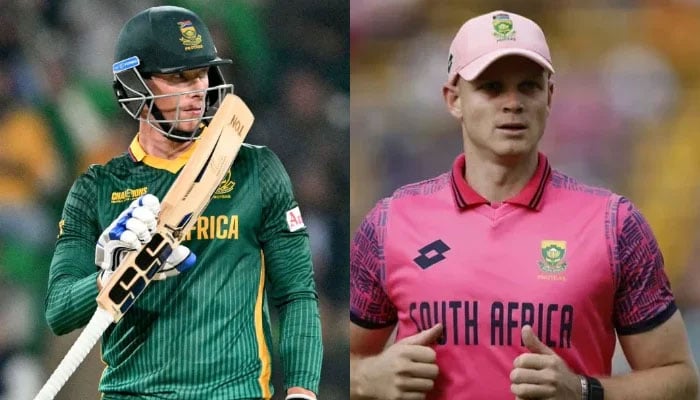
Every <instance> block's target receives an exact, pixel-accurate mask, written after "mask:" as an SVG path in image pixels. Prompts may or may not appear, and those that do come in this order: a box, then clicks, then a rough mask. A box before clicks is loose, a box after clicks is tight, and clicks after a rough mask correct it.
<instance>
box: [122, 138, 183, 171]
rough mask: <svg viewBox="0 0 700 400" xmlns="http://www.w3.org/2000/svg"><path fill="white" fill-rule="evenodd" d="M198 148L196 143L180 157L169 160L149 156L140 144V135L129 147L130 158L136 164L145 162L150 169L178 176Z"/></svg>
mask: <svg viewBox="0 0 700 400" xmlns="http://www.w3.org/2000/svg"><path fill="white" fill-rule="evenodd" d="M196 147H197V143H196V142H195V143H193V144H192V146H190V147H189V148H187V150H185V152H184V153H182V154H181V155H180V156H179V157H177V158H175V159H172V160H167V159H165V158H159V157H156V156H154V155H151V154H147V153H146V150H144V149H143V147H141V143H139V135H138V134H136V136H135V137H134V140H132V141H131V144H130V145H129V156H130V157H131V159H132V160H133V161H134V162H143V163H144V164H146V165H148V166H149V167H153V168H158V169H164V170H166V171H169V172H172V173H173V174H176V173H177V172H178V171H179V170H180V169H181V168H182V167H183V166H184V165H185V163H186V162H187V160H189V159H190V156H191V155H192V152H194V149H195V148H196Z"/></svg>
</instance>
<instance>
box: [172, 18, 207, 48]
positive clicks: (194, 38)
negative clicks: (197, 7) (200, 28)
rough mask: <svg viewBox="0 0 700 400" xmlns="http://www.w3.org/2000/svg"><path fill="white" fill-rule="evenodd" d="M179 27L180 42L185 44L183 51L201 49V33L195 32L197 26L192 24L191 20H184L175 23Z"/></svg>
mask: <svg viewBox="0 0 700 400" xmlns="http://www.w3.org/2000/svg"><path fill="white" fill-rule="evenodd" d="M177 24H178V26H179V27H180V33H182V37H181V38H180V42H182V44H183V45H184V46H185V51H190V50H196V49H201V48H203V47H204V46H203V45H202V35H200V34H198V33H197V28H195V27H194V25H192V21H190V20H184V21H180V22H178V23H177Z"/></svg>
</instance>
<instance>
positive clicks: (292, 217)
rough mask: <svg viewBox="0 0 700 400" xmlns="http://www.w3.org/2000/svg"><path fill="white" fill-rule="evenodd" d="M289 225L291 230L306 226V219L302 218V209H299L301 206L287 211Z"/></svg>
mask: <svg viewBox="0 0 700 400" xmlns="http://www.w3.org/2000/svg"><path fill="white" fill-rule="evenodd" d="M287 227H288V228H289V231H290V232H294V231H298V230H299V229H302V228H306V225H304V220H303V219H301V211H299V207H294V208H292V209H291V210H289V211H287Z"/></svg>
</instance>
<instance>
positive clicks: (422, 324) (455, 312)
mask: <svg viewBox="0 0 700 400" xmlns="http://www.w3.org/2000/svg"><path fill="white" fill-rule="evenodd" d="M408 310H409V317H410V318H411V321H413V323H414V324H415V325H416V328H417V330H425V329H428V328H430V327H431V326H433V325H435V324H436V323H438V322H440V323H442V324H443V326H444V334H443V337H442V338H441V339H440V340H439V341H438V343H439V344H446V345H479V344H482V345H483V344H484V339H486V341H487V342H486V344H488V345H491V346H513V345H516V346H518V345H521V344H522V342H521V339H520V329H521V328H522V327H523V326H524V325H530V326H532V328H533V330H534V331H535V332H536V333H537V334H538V336H539V338H540V340H541V341H542V342H543V343H544V344H546V345H547V346H549V347H559V348H570V347H571V333H572V331H573V326H574V307H573V306H572V305H570V304H554V303H551V304H545V303H527V302H516V301H494V302H492V303H491V304H488V302H484V301H463V300H444V301H423V302H413V303H411V304H410V305H409V308H408ZM484 312H486V313H489V314H490V317H489V318H484V317H485V316H480V313H484ZM480 324H488V335H487V336H488V337H486V338H483V337H480V336H479V333H482V335H483V334H485V333H486V332H487V331H485V330H484V329H483V327H480V326H479V325H480Z"/></svg>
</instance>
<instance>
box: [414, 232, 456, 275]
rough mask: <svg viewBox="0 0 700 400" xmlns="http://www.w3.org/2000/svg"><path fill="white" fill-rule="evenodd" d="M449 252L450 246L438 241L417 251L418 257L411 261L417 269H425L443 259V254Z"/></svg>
mask: <svg viewBox="0 0 700 400" xmlns="http://www.w3.org/2000/svg"><path fill="white" fill-rule="evenodd" d="M448 250H450V246H448V245H446V244H445V242H443V241H442V240H440V239H438V240H436V241H434V242H432V243H430V244H428V245H426V246H424V247H422V248H421V249H419V250H418V253H420V255H419V256H418V257H416V258H414V259H413V261H414V262H415V263H416V264H418V266H419V267H421V268H423V269H426V268H428V267H431V266H433V265H434V264H435V263H438V262H440V261H442V260H444V259H445V255H444V254H443V253H445V252H447V251H448Z"/></svg>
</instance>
